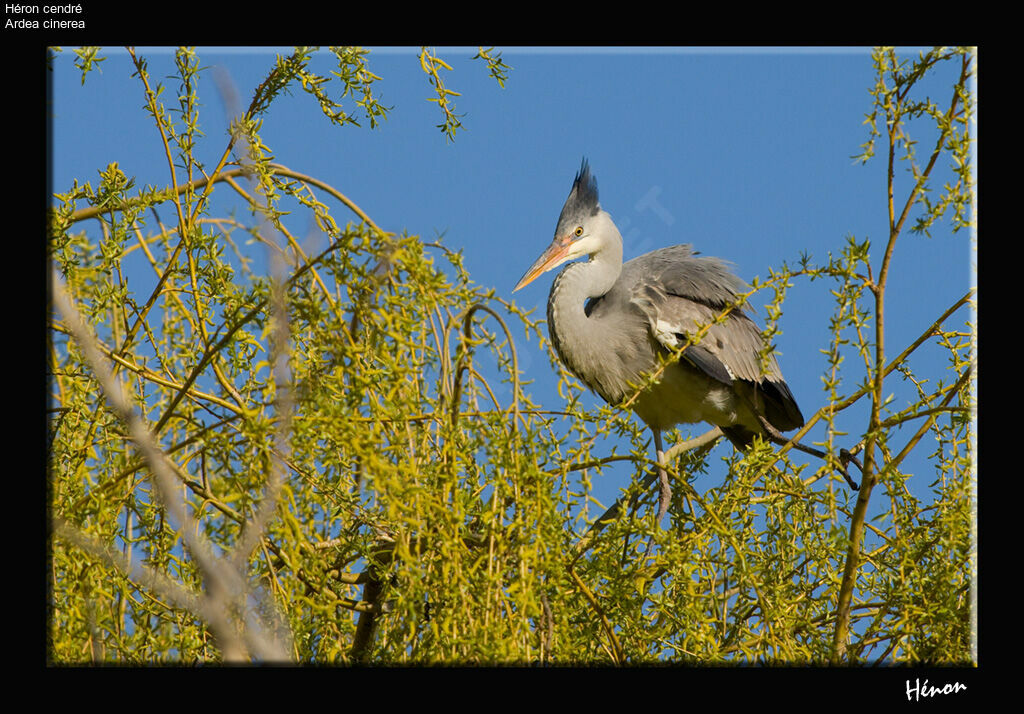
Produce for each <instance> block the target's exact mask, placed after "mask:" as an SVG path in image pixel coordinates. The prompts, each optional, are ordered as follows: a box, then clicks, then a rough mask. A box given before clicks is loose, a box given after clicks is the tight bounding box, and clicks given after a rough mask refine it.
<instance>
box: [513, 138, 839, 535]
mask: <svg viewBox="0 0 1024 714" xmlns="http://www.w3.org/2000/svg"><path fill="white" fill-rule="evenodd" d="M584 256H589V260H588V261H586V262H574V263H570V264H569V265H567V266H566V267H565V268H563V269H562V271H561V272H560V273H559V274H558V276H557V277H556V278H555V279H554V282H553V283H552V285H551V294H550V296H549V298H548V315H547V317H548V320H547V321H548V331H549V333H550V335H551V342H552V344H553V345H554V347H555V351H556V352H557V353H558V356H559V358H560V359H561V361H562V364H564V365H565V366H566V367H567V368H568V369H569V370H570V371H571V372H572V373H573V374H575V375H576V376H577V377H578V378H579V379H580V380H582V381H583V383H584V384H586V385H587V386H588V387H589V388H590V389H592V390H593V391H595V392H596V393H597V394H598V395H600V396H601V397H602V398H603V399H604V400H605V401H606V402H608V403H609V404H613V405H619V404H622V403H623V402H624V401H626V400H628V399H629V398H630V397H631V396H632V395H633V394H634V393H635V392H636V385H638V384H641V383H642V380H643V378H644V376H645V375H649V374H651V373H652V372H653V371H654V370H656V369H657V368H658V367H659V364H660V363H661V361H662V360H664V359H665V358H667V357H669V356H670V355H672V353H673V352H674V351H676V350H678V349H679V348H680V347H682V346H683V345H686V344H687V342H688V340H690V338H691V337H696V336H697V335H698V333H699V331H700V330H701V329H702V328H705V327H706V326H709V327H706V332H704V333H703V335H702V336H701V337H700V339H699V340H694V343H693V344H689V345H688V346H687V347H686V349H685V350H684V351H683V352H682V354H681V356H680V358H679V360H678V361H677V362H675V363H674V364H671V365H669V366H668V367H667V368H666V369H665V371H664V372H663V373H662V374H661V377H660V380H659V381H657V382H656V383H653V384H651V385H650V386H648V387H647V388H646V389H644V390H643V391H642V392H641V393H640V394H639V395H637V396H636V397H635V398H634V399H632V400H631V401H630V402H629V408H630V409H631V410H632V411H633V412H635V413H636V415H637V416H639V417H640V419H641V420H643V422H644V423H645V424H647V426H648V427H650V429H651V431H652V432H653V434H654V445H655V449H656V450H657V456H658V475H659V478H660V482H661V483H660V497H659V510H658V520H659V521H660V520H661V517H662V516H663V515H664V514H665V512H666V511H667V509H668V505H669V499H670V497H671V487H670V485H669V482H668V475H667V473H666V472H665V469H664V466H665V459H664V454H665V452H664V449H663V448H662V440H661V432H662V430H664V429H669V428H672V427H673V426H675V425H677V424H681V423H697V422H709V423H711V424H714V425H716V426H718V427H719V428H720V429H721V431H722V433H723V434H724V435H725V436H726V437H727V438H728V439H729V440H730V441H731V442H732V443H733V444H734V445H735V446H736V447H737V448H739V449H744V448H747V447H748V446H750V444H752V443H753V440H754V438H755V436H758V435H761V436H764V437H766V438H769V439H771V440H772V441H775V442H777V443H779V442H780V440H781V443H785V441H786V439H785V437H783V436H782V435H781V432H783V431H789V430H791V429H796V428H798V427H801V426H803V424H804V418H803V415H802V414H801V413H800V408H799V407H798V406H797V403H796V400H795V399H794V397H793V393H792V392H791V391H790V389H789V387H788V386H787V385H786V381H785V380H784V379H783V377H782V371H781V370H780V369H779V365H778V362H777V361H776V360H775V357H774V356H773V355H771V354H767V355H766V356H765V357H764V359H763V360H762V354H763V353H764V352H765V350H764V347H765V345H764V340H763V338H762V335H761V332H760V330H759V329H758V327H757V325H756V324H755V323H754V321H753V320H752V319H751V317H750V316H749V314H747V312H746V311H745V310H744V309H743V308H742V307H740V308H734V309H733V310H732V311H731V313H730V314H729V315H728V317H727V318H726V319H725V320H724V321H720V322H716V319H715V318H716V316H717V315H719V314H721V313H722V312H723V310H725V309H726V308H728V307H729V306H735V305H736V304H737V297H738V295H739V293H741V292H743V288H744V284H743V283H742V281H740V279H739V278H737V277H736V276H735V275H733V274H732V272H731V271H730V270H729V268H728V266H727V265H726V263H725V262H724V261H722V260H720V259H718V258H712V257H705V256H702V255H699V254H698V253H697V252H695V251H694V250H693V249H692V247H691V246H689V245H675V246H671V247H668V248H661V249H660V250H655V251H652V252H650V253H647V254H645V255H642V256H640V257H638V258H634V259H633V260H630V261H628V262H627V263H625V264H623V262H622V236H621V234H620V233H619V230H618V228H616V226H615V223H614V222H613V221H612V217H611V216H610V215H609V214H608V213H607V212H606V211H604V210H603V209H602V208H601V205H600V203H599V202H598V196H597V181H596V179H595V178H594V176H593V174H591V172H590V167H589V165H588V163H587V160H586V159H585V158H584V159H583V162H582V164H581V167H580V170H579V172H578V173H577V174H576V179H575V180H574V181H573V184H572V189H571V190H570V192H569V197H568V198H567V199H566V201H565V205H564V206H562V212H561V214H560V215H559V217H558V224H557V226H556V228H555V237H554V240H553V241H552V242H551V245H549V246H548V248H547V249H546V250H545V251H544V252H543V254H541V256H540V257H539V258H537V260H536V262H534V264H533V265H531V266H530V268H529V269H528V270H527V271H526V273H525V274H524V275H523V277H522V278H521V279H520V281H519V283H518V284H517V285H516V286H515V288H513V292H515V291H516V290H519V289H520V288H522V287H524V286H525V285H527V284H528V283H530V282H532V281H533V280H534V279H536V278H537V277H538V276H539V275H541V274H542V273H545V272H547V271H549V270H552V269H554V268H556V267H558V266H559V265H561V264H562V263H565V262H567V261H572V260H575V259H577V258H582V257H584ZM802 450H805V451H809V452H810V453H814V454H816V455H817V456H824V453H823V452H820V451H817V450H816V449H810V447H802ZM847 479H848V480H849V477H847ZM851 483H852V482H851Z"/></svg>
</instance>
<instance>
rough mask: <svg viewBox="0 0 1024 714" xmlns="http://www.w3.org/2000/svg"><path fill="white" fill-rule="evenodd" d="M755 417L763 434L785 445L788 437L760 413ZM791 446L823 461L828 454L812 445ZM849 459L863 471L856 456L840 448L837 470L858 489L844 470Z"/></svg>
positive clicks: (796, 444) (855, 489)
mask: <svg viewBox="0 0 1024 714" xmlns="http://www.w3.org/2000/svg"><path fill="white" fill-rule="evenodd" d="M757 418H758V419H759V420H760V422H761V426H762V427H763V428H764V432H765V435H766V436H767V437H768V439H770V440H771V441H772V442H773V443H775V444H777V445H779V446H785V445H786V444H788V443H789V439H787V438H786V437H785V436H783V435H782V434H781V433H780V432H779V430H778V429H776V428H775V427H774V426H772V425H771V424H770V423H769V422H768V420H767V419H765V418H764V417H763V416H761V415H760V414H758V415H757ZM793 448H794V449H797V450H798V451H802V452H804V453H805V454H810V455H811V456H817V457H818V458H819V459H822V460H823V461H824V460H825V459H826V458H827V457H828V454H826V453H825V452H824V451H821V450H820V449H815V448H814V447H813V446H805V445H803V444H798V443H796V442H793ZM850 461H852V462H853V463H854V464H856V465H857V468H859V469H860V471H861V473H864V467H863V466H861V465H860V461H858V460H857V457H856V456H854V455H853V454H851V453H850V452H849V451H847V450H846V449H842V450H841V451H840V452H839V470H840V471H842V473H843V477H844V478H845V479H846V483H848V484H849V485H850V488H852V489H853V490H854V491H859V490H860V486H858V485H857V482H856V481H854V480H853V479H852V478H851V477H850V474H848V473H847V472H846V464H847V463H849V462H850Z"/></svg>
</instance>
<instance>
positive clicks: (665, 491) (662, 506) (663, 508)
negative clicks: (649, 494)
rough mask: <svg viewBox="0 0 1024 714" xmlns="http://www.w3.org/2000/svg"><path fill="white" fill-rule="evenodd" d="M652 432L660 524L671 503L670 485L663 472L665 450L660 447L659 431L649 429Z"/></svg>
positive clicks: (666, 474) (666, 475) (664, 471)
mask: <svg viewBox="0 0 1024 714" xmlns="http://www.w3.org/2000/svg"><path fill="white" fill-rule="evenodd" d="M651 431H653V432H654V448H655V450H656V451H657V453H658V480H659V490H658V519H657V522H658V523H661V519H662V518H664V517H665V514H666V513H668V506H669V503H671V501H672V485H671V484H669V482H668V472H667V471H666V470H665V449H664V448H663V447H662V445H661V429H651Z"/></svg>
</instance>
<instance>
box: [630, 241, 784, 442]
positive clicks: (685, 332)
mask: <svg viewBox="0 0 1024 714" xmlns="http://www.w3.org/2000/svg"><path fill="white" fill-rule="evenodd" d="M627 271H629V273H628V275H627V274H626V273H627ZM623 273H624V276H623V277H624V278H627V280H628V282H627V283H626V284H628V285H631V286H632V289H631V293H630V302H631V303H632V304H633V305H634V306H636V307H637V308H639V309H640V310H641V311H642V312H643V313H644V314H645V315H646V316H647V318H648V320H649V322H650V329H651V333H652V334H653V335H654V337H655V339H656V340H657V341H658V342H660V343H661V344H662V345H663V346H664V347H665V348H666V349H669V350H671V349H678V348H679V347H680V346H682V345H683V344H685V342H686V341H687V340H688V339H689V338H690V337H692V336H695V335H696V334H697V333H698V331H699V330H700V329H701V328H703V327H704V326H706V325H709V324H711V323H712V322H714V320H715V318H716V317H717V316H718V315H719V314H720V313H721V311H722V310H723V309H724V308H725V307H726V306H728V305H730V304H733V303H734V302H735V300H736V296H737V294H738V293H739V292H741V291H743V289H744V288H745V284H744V283H743V282H742V281H741V280H740V279H739V278H737V277H736V276H735V275H733V274H732V272H731V271H730V270H729V268H728V265H727V264H726V263H725V262H724V261H722V260H719V259H717V258H710V257H698V256H696V255H695V254H694V252H693V250H692V249H691V248H690V246H688V245H679V246H673V247H671V248H664V249H662V250H658V251H654V252H653V253H649V254H647V255H645V256H642V257H641V258H638V259H636V260H632V261H629V263H627V264H626V265H625V266H623ZM763 349H764V340H763V338H762V336H761V331H760V330H759V329H758V327H757V325H756V324H755V323H754V321H753V320H752V319H751V318H750V316H749V314H747V312H746V311H744V310H742V309H734V310H733V311H732V312H731V313H730V315H729V317H728V318H727V319H726V320H725V321H724V322H720V323H718V324H713V325H711V327H710V328H709V329H708V331H707V332H706V333H705V335H704V337H703V338H701V339H700V340H699V341H698V342H697V343H696V344H693V345H690V346H689V347H687V348H686V351H685V352H683V355H682V359H684V360H686V361H687V362H689V363H690V364H692V365H693V366H695V367H697V368H698V369H700V370H701V371H702V372H704V373H705V374H707V375H708V376H710V377H712V378H714V379H716V380H718V381H720V382H722V383H724V384H730V385H733V384H735V383H736V382H737V381H738V382H739V383H741V384H746V385H749V387H751V388H753V390H754V394H752V396H754V397H755V398H754V401H755V402H756V403H757V404H758V406H759V411H763V412H764V416H765V418H767V419H768V421H769V422H770V423H771V424H772V425H773V426H775V427H776V428H777V429H780V430H782V431H786V430H789V429H793V428H796V427H798V426H801V425H803V421H804V420H803V415H802V414H801V413H800V409H799V407H798V406H797V404H796V400H795V399H794V398H793V394H792V393H791V392H790V390H789V387H788V386H787V385H786V382H785V380H784V379H783V377H782V371H781V370H780V369H779V365H778V363H777V362H776V360H775V357H774V356H773V355H767V357H766V359H765V360H764V362H763V364H762V360H761V356H760V355H761V352H762V351H763ZM737 386H739V385H737Z"/></svg>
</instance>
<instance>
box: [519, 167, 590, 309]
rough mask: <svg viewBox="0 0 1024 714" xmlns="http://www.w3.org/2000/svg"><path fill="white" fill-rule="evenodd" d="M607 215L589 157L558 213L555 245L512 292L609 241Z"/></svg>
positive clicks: (524, 275) (531, 268) (548, 249)
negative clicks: (598, 196)
mask: <svg viewBox="0 0 1024 714" xmlns="http://www.w3.org/2000/svg"><path fill="white" fill-rule="evenodd" d="M603 216H607V214H606V213H604V211H602V210H601V205H600V203H598V199H597V179H596V178H594V175H593V174H591V173H590V164H588V163H587V160H586V158H584V159H583V163H582V164H581V165H580V170H579V172H577V174H576V178H575V180H573V182H572V189H571V190H570V191H569V197H568V198H567V199H565V204H564V205H563V206H562V212H561V214H559V216H558V224H557V225H556V227H555V237H554V239H553V240H552V241H551V245H549V246H548V247H547V249H546V250H545V251H544V252H543V253H542V254H541V256H540V257H539V258H537V260H536V261H535V262H534V264H533V265H531V266H530V268H529V270H527V271H526V273H524V274H523V277H522V278H521V279H520V280H519V282H518V283H517V284H516V286H515V287H514V288H513V289H512V292H515V291H516V290H519V289H520V288H522V287H525V286H526V285H528V284H529V283H531V282H533V281H534V280H535V279H536V278H537V277H538V276H539V275H541V274H542V273H546V272H547V271H549V270H551V269H553V268H557V267H558V266H559V265H561V264H562V263H565V262H566V261H569V260H575V259H576V258H581V257H583V256H585V255H592V254H593V253H596V252H597V251H599V250H601V248H602V247H604V245H605V240H606V238H605V232H604V231H603V230H601V229H602V228H603V226H604V221H602V220H601V218H602V217H603Z"/></svg>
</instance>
